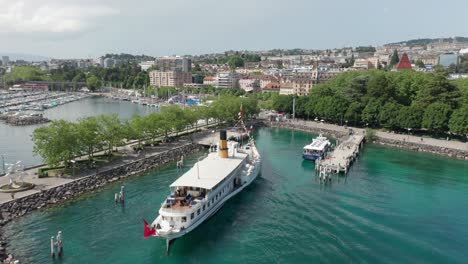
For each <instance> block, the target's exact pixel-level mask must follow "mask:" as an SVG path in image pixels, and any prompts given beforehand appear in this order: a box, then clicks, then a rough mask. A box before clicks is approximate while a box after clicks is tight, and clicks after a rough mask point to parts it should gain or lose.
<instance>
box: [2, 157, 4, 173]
mask: <svg viewBox="0 0 468 264" xmlns="http://www.w3.org/2000/svg"><path fill="white" fill-rule="evenodd" d="M2 165H3V172H5V155H4V154H2Z"/></svg>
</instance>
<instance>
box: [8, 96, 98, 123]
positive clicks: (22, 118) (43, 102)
mask: <svg viewBox="0 0 468 264" xmlns="http://www.w3.org/2000/svg"><path fill="white" fill-rule="evenodd" d="M89 96H90V95H89V94H87V93H65V92H19V93H4V94H2V95H0V120H3V121H5V123H7V124H10V125H15V126H24V125H34V124H42V123H47V122H49V121H50V120H49V119H47V118H45V117H44V116H43V111H44V110H46V109H49V108H55V107H57V106H60V105H64V104H67V103H71V102H75V101H78V100H81V99H83V98H87V97H89Z"/></svg>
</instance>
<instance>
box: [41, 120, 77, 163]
mask: <svg viewBox="0 0 468 264" xmlns="http://www.w3.org/2000/svg"><path fill="white" fill-rule="evenodd" d="M78 138H79V135H78V132H77V129H76V125H75V124H73V123H71V122H67V121H64V120H58V121H53V122H52V124H50V125H49V126H43V127H39V128H36V129H35V130H34V132H33V135H32V140H33V142H34V147H33V152H34V154H36V155H40V156H41V157H42V159H43V160H44V161H45V162H46V163H47V164H48V165H49V166H57V165H60V164H61V163H63V164H64V165H65V167H68V166H69V165H70V161H71V160H72V159H73V158H74V157H75V156H78V155H79V154H80V152H81V147H80V143H79V141H78Z"/></svg>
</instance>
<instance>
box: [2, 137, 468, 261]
mask: <svg viewBox="0 0 468 264" xmlns="http://www.w3.org/2000/svg"><path fill="white" fill-rule="evenodd" d="M311 137H312V136H311V135H310V134H306V133H302V132H292V131H289V130H282V129H268V128H264V129H261V130H259V131H257V133H256V138H257V144H258V148H259V150H260V152H261V154H262V158H263V167H262V175H261V177H260V178H258V179H257V180H256V181H255V182H254V183H252V185H251V186H249V187H248V188H247V189H246V190H244V191H243V192H241V193H240V194H238V195H237V196H236V197H234V198H233V199H231V200H230V201H228V202H227V203H226V204H225V205H224V207H223V208H222V209H221V210H220V211H219V212H218V213H217V214H216V215H214V216H213V217H212V218H211V219H209V220H208V221H207V222H205V223H203V224H202V225H201V226H199V227H198V228H197V229H195V230H194V231H193V232H191V233H189V234H188V235H186V236H184V237H182V238H181V239H178V240H176V241H175V243H174V244H173V246H172V248H171V255H170V256H165V241H163V240H161V239H156V238H148V239H147V240H143V223H142V218H145V219H147V220H148V221H152V220H153V219H154V218H155V217H156V213H157V211H158V209H159V206H160V203H161V202H162V201H163V200H164V198H165V197H166V195H167V194H168V192H169V188H168V186H169V184H170V183H172V182H173V181H174V180H175V179H177V178H178V177H179V176H180V175H181V174H182V173H183V172H184V171H178V170H177V169H176V168H175V167H176V166H175V164H170V165H168V166H166V167H163V168H160V169H158V170H154V171H151V172H149V173H147V174H145V175H142V176H139V177H134V178H132V179H127V180H126V181H125V183H124V184H125V186H126V187H125V190H126V191H127V192H126V203H125V206H124V207H121V206H115V205H114V202H113V197H114V193H116V192H118V190H119V188H120V184H121V183H117V184H113V185H109V186H106V187H105V188H104V189H102V190H100V191H98V192H95V193H92V194H88V195H85V196H83V197H81V198H79V199H77V200H74V201H71V202H68V203H67V204H64V205H61V206H59V207H55V208H52V209H47V210H42V211H39V212H35V213H33V214H31V215H28V216H26V217H24V218H21V219H19V220H18V221H15V222H14V223H11V224H9V225H7V227H6V228H5V233H6V235H7V236H8V237H10V238H12V239H13V240H12V241H11V246H10V249H11V250H12V252H15V253H16V254H17V255H18V256H19V257H20V259H21V260H22V263H113V264H117V263H122V264H123V263H182V262H187V263H241V262H242V263H314V262H315V263H466V260H467V258H468V251H467V245H468V210H467V208H468V163H467V162H464V161H460V160H452V159H447V158H443V157H438V156H432V155H427V154H419V153H413V152H408V151H402V150H397V149H389V148H384V147H380V146H375V145H367V146H366V147H365V149H364V151H363V153H362V155H361V156H360V158H359V159H358V160H357V162H356V163H355V164H354V165H353V167H352V169H351V171H350V172H349V174H348V176H347V177H346V178H345V177H341V178H336V179H334V182H333V184H332V185H331V186H324V185H323V184H320V183H319V182H318V180H317V178H316V177H315V176H314V163H311V162H306V161H303V160H302V157H301V149H302V147H303V146H304V145H305V144H307V143H309V142H310V140H311ZM201 155H202V153H199V154H197V155H192V156H190V157H188V158H187V164H188V167H189V166H192V165H193V164H194V163H195V162H196V159H197V157H199V156H201ZM188 167H186V168H185V169H184V170H187V169H188ZM58 230H62V231H63V233H64V251H65V257H64V258H63V259H62V260H60V261H55V262H54V261H52V260H51V258H50V256H49V241H50V237H51V236H52V235H56V233H57V231H58Z"/></svg>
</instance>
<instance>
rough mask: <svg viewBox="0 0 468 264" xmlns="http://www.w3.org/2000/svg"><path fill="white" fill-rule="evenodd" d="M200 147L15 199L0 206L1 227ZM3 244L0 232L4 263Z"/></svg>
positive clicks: (160, 155)
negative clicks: (38, 210)
mask: <svg viewBox="0 0 468 264" xmlns="http://www.w3.org/2000/svg"><path fill="white" fill-rule="evenodd" d="M202 149H203V147H202V146H201V145H198V144H187V145H184V146H181V147H178V148H174V149H172V150H168V151H165V152H162V153H158V154H155V155H153V156H149V157H146V158H143V159H140V160H136V161H133V162H131V163H128V164H124V165H121V166H118V167H114V168H112V169H109V170H106V171H102V172H99V173H97V174H95V175H91V176H87V177H83V178H80V179H77V180H75V181H72V182H69V183H66V184H63V185H59V186H56V187H53V188H50V189H47V190H43V191H40V192H37V193H33V194H31V195H28V196H25V197H22V198H18V199H15V200H12V201H9V202H6V203H3V204H1V205H0V226H3V225H5V224H6V223H8V222H10V221H12V220H14V219H16V218H18V217H21V216H24V215H26V214H28V213H30V212H33V211H35V210H37V209H41V208H45V207H48V206H53V205H55V204H59V203H61V202H64V201H66V200H69V199H71V198H73V197H77V196H79V195H81V194H83V193H86V192H90V191H93V190H96V189H98V188H100V187H103V186H104V185H106V184H108V183H111V182H115V181H117V180H119V179H123V178H126V177H128V176H131V175H135V174H139V173H143V172H146V171H148V170H151V169H154V168H157V167H159V166H161V165H163V164H166V163H169V162H171V161H175V160H178V159H180V157H181V156H183V155H187V154H191V153H195V152H198V151H200V150H202ZM5 244H6V241H5V239H4V238H3V235H2V232H1V230H0V260H4V259H6V257H7V256H6V253H5Z"/></svg>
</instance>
